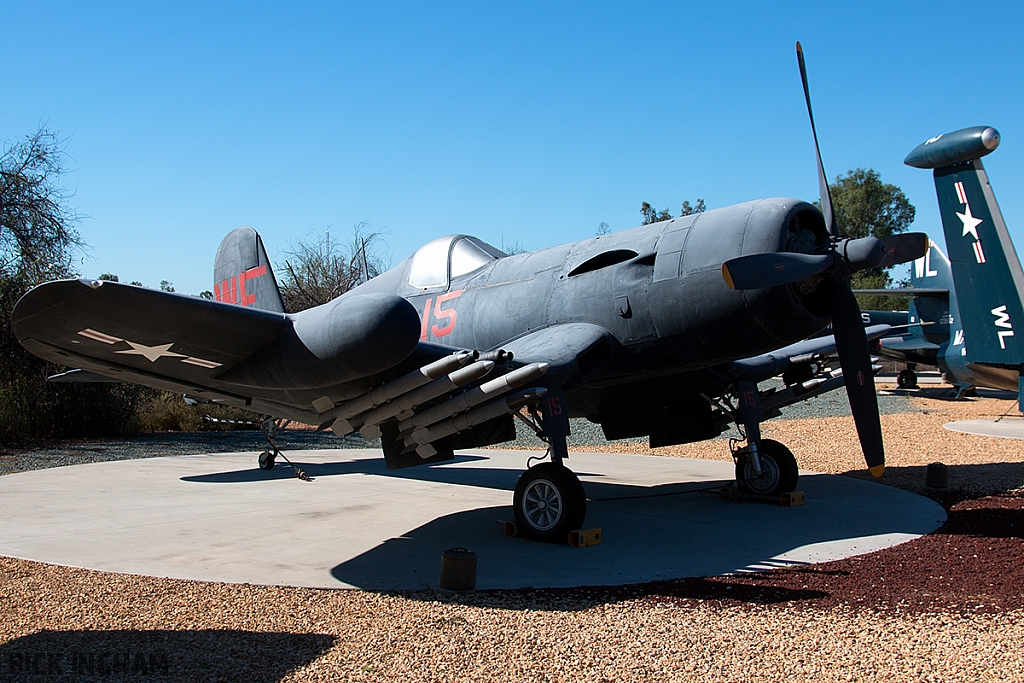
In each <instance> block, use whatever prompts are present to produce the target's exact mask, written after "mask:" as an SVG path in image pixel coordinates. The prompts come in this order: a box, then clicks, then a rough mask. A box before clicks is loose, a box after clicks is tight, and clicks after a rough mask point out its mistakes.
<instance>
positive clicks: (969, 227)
mask: <svg viewBox="0 0 1024 683" xmlns="http://www.w3.org/2000/svg"><path fill="white" fill-rule="evenodd" d="M956 215H957V216H959V217H960V220H961V221H963V224H964V234H963V235H962V237H967V235H968V233H969V234H971V235H973V236H974V239H978V224H979V223H981V221H982V220H983V219H981V218H975V217H974V216H972V215H971V205H970V204H968V205H967V213H960V212H959V211H957V212H956Z"/></svg>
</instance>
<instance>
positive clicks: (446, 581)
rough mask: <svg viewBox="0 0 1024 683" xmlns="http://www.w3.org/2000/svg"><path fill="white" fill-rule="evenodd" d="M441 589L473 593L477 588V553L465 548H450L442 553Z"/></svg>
mask: <svg viewBox="0 0 1024 683" xmlns="http://www.w3.org/2000/svg"><path fill="white" fill-rule="evenodd" d="M440 585H441V588H443V589H445V590H449V591H471V590H474V589H475V588H476V553H474V552H473V551H472V550H466V549H465V548H449V549H448V550H445V551H444V552H443V553H441V584H440Z"/></svg>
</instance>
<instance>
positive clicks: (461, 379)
mask: <svg viewBox="0 0 1024 683" xmlns="http://www.w3.org/2000/svg"><path fill="white" fill-rule="evenodd" d="M493 368H494V361H491V360H482V361H477V362H476V363H473V364H472V365H469V366H466V367H464V368H460V369H458V370H455V371H454V372H452V373H449V374H448V375H445V376H443V377H440V378H438V379H436V380H434V381H433V382H430V383H429V384H426V385H424V386H421V387H419V388H417V389H413V390H412V391H410V392H408V393H404V394H401V395H399V396H398V397H396V398H395V399H394V400H392V401H389V402H388V403H385V404H383V405H380V406H377V407H376V408H372V409H370V410H368V411H366V412H364V413H361V414H359V415H355V416H352V417H351V418H349V419H345V420H338V421H337V422H335V423H334V427H333V429H334V433H335V434H341V435H347V434H351V433H352V432H354V431H356V430H359V432H360V433H361V434H362V435H363V438H366V439H377V438H380V427H378V425H379V424H380V423H381V422H384V421H386V420H389V419H391V418H393V417H395V416H398V415H401V414H403V413H406V412H408V411H411V410H413V409H414V408H415V407H416V406H420V405H423V404H424V403H427V402H429V401H432V400H434V399H435V398H437V397H438V396H443V395H445V394H447V393H449V392H451V391H453V390H455V389H458V388H459V387H464V386H466V385H467V384H471V383H473V382H475V381H476V380H478V379H481V378H483V377H486V376H487V374H488V373H489V372H490V371H491V370H492V369H493Z"/></svg>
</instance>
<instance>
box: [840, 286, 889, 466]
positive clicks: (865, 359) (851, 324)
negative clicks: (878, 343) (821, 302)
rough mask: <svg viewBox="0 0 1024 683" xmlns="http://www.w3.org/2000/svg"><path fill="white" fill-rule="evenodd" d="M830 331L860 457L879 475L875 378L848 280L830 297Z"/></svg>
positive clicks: (881, 460)
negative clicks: (840, 368) (854, 427)
mask: <svg viewBox="0 0 1024 683" xmlns="http://www.w3.org/2000/svg"><path fill="white" fill-rule="evenodd" d="M832 333H833V335H834V337H835V340H836V351H837V352H838V353H839V364H840V365H841V366H842V368H843V380H844V381H845V382H846V394H847V396H848V397H849V399H850V410H851V411H852V412H853V421H854V423H855V424H856V425H857V436H858V437H860V447H861V450H862V451H864V460H865V461H866V462H867V465H868V470H869V471H870V472H871V474H873V475H874V476H876V477H880V476H882V472H884V471H885V449H884V447H883V445H882V424H881V422H880V421H879V418H878V397H877V396H876V395H875V378H874V373H873V372H872V369H871V355H870V354H869V353H868V341H867V336H866V335H865V333H864V323H863V322H862V321H861V317H860V307H859V306H858V305H857V298H856V297H855V296H854V295H853V291H851V289H850V285H849V282H843V283H840V284H839V285H838V286H837V287H836V293H835V296H834V297H833V298H832Z"/></svg>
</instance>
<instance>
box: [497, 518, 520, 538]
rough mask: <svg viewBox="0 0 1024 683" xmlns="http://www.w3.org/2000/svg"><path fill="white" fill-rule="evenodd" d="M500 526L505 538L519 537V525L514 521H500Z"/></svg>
mask: <svg viewBox="0 0 1024 683" xmlns="http://www.w3.org/2000/svg"><path fill="white" fill-rule="evenodd" d="M498 524H500V525H501V527H502V531H504V532H505V536H507V537H508V538H512V537H513V536H518V535H519V525H518V524H516V523H515V521H514V520H507V519H499V520H498Z"/></svg>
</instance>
